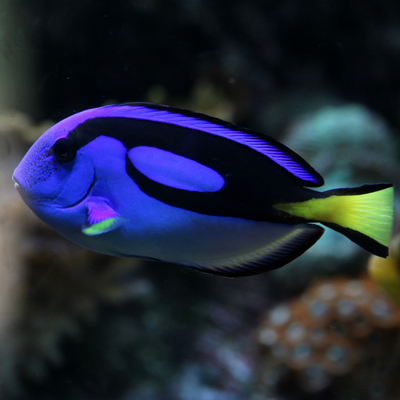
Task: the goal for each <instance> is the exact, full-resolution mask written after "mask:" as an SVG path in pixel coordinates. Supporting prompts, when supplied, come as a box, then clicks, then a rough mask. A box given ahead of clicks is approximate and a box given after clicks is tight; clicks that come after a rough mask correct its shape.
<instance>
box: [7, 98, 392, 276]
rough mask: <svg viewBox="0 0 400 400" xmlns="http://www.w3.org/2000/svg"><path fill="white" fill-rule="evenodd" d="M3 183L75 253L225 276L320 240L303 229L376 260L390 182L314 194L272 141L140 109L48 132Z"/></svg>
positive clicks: (311, 182) (86, 114)
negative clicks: (332, 234)
mask: <svg viewBox="0 0 400 400" xmlns="http://www.w3.org/2000/svg"><path fill="white" fill-rule="evenodd" d="M13 179H14V181H15V186H16V187H17V188H18V190H19V192H20V194H21V196H22V198H23V199H24V200H25V202H26V203H27V204H28V206H29V207H30V208H31V209H32V210H33V211H34V212H35V213H36V214H37V215H38V216H39V217H40V218H41V219H42V220H43V221H45V222H46V223H47V224H48V225H49V226H51V227H52V228H53V229H55V230H56V231H58V232H59V233H61V234H62V235H64V236H65V237H67V238H69V239H70V240H72V241H74V242H76V243H78V244H80V245H82V246H85V247H87V248H90V249H92V250H94V251H98V252H101V253H105V254H110V255H114V256H121V257H142V258H150V259H155V260H162V261H167V262H171V263H177V264H182V265H187V266H190V267H192V268H196V269H199V270H203V271H206V272H210V273H214V274H220V275H224V276H241V275H253V274H257V273H261V272H265V271H268V270H271V269H275V268H278V267H281V266H282V265H284V264H286V263H287V262H289V261H291V260H293V259H294V258H296V257H298V256H299V255H300V254H302V253H303V252H304V251H306V250H307V249H308V248H309V247H310V246H312V245H313V244H314V243H315V242H316V241H317V240H318V239H319V237H320V236H321V235H322V233H323V231H324V229H323V228H322V227H321V226H318V225H314V224H312V223H310V222H322V223H323V224H325V225H327V226H329V227H331V228H333V229H336V230H338V231H339V232H342V233H343V234H345V235H346V236H348V237H349V238H350V239H351V240H353V241H355V242H357V243H358V244H360V245H361V246H362V247H364V248H365V249H367V250H368V251H370V252H372V253H374V254H377V255H379V256H386V255H387V245H388V242H389V238H390V232H391V226H392V220H393V185H391V184H376V185H364V186H362V187H360V188H351V189H336V190H333V191H328V192H318V191H315V190H312V189H309V187H311V188H312V187H319V186H322V185H323V178H322V177H321V176H320V175H319V174H318V173H317V172H316V171H315V170H314V169H313V168H312V167H311V166H310V165H309V164H308V163H307V162H306V161H305V160H303V159H302V158H301V157H300V156H299V155H297V154H296V153H294V152H293V151H292V150H290V149H288V148H287V147H286V146H284V145H282V144H280V143H278V142H277V141H275V140H274V139H272V138H270V137H268V136H266V135H262V134H259V133H256V132H253V131H250V130H247V129H245V128H241V127H239V126H237V125H234V124H231V123H228V122H225V121H222V120H219V119H216V118H212V117H209V116H206V115H203V114H199V113H194V112H191V111H187V110H182V109H177V108H172V107H168V106H160V105H153V104H148V103H131V104H123V105H112V106H105V107H100V108H95V109H90V110H86V111H83V112H80V113H77V114H74V115H72V116H71V117H68V118H66V119H65V120H63V121H61V122H59V123H57V124H56V125H54V126H53V127H52V128H50V129H49V130H48V131H46V132H45V133H44V134H43V135H42V136H41V137H40V138H39V139H38V140H37V141H36V142H35V143H34V145H33V146H32V148H31V149H30V150H29V151H28V153H27V154H26V155H25V157H24V158H23V160H22V161H21V163H20V165H19V166H18V167H17V168H16V170H15V172H14V176H13ZM360 207H361V208H360Z"/></svg>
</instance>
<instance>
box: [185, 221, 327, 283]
mask: <svg viewBox="0 0 400 400" xmlns="http://www.w3.org/2000/svg"><path fill="white" fill-rule="evenodd" d="M323 233H324V228H322V227H320V226H318V225H312V224H300V225H288V226H287V232H286V234H285V235H283V236H281V237H280V238H278V239H276V240H275V241H273V242H270V243H267V244H266V245H265V246H263V247H261V248H259V249H257V250H256V251H254V252H251V253H248V254H243V255H241V256H237V257H234V258H228V259H222V260H199V261H194V262H193V263H184V264H185V265H188V266H190V267H191V268H194V269H197V270H200V271H203V272H206V273H210V274H214V275H222V276H226V277H239V276H250V275H257V274H261V273H263V272H267V271H271V270H273V269H277V268H280V267H283V266H284V265H286V264H287V263H289V262H290V261H292V260H294V259H295V258H297V257H299V256H300V255H301V254H303V253H304V252H305V251H306V250H308V249H309V248H310V247H311V246H312V245H313V244H314V243H315V242H316V241H317V240H318V239H319V238H320V237H321V236H322V234H323Z"/></svg>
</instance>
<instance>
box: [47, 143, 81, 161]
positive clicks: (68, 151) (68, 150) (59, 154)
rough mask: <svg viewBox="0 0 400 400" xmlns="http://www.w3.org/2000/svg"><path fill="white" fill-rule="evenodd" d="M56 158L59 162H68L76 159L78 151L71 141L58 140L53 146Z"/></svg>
mask: <svg viewBox="0 0 400 400" xmlns="http://www.w3.org/2000/svg"><path fill="white" fill-rule="evenodd" d="M53 154H54V157H55V158H56V159H57V161H59V162H68V161H71V160H73V159H74V158H75V155H76V151H75V148H74V146H73V144H72V143H71V141H70V140H69V139H66V138H63V139H58V140H57V141H56V142H55V143H54V145H53Z"/></svg>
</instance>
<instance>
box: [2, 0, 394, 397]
mask: <svg viewBox="0 0 400 400" xmlns="http://www.w3.org/2000/svg"><path fill="white" fill-rule="evenodd" d="M399 70H400V3H399V2H398V0H383V1H382V0H379V1H378V0H372V1H369V2H368V3H366V2H363V1H361V0H346V1H345V0H325V1H320V0H309V1H301V2H299V1H296V0H284V1H282V0H280V1H275V0H270V1H262V0H231V1H230V2H229V3H226V2H223V1H219V0H217V1H211V0H203V1H193V0H190V1H188V0H113V1H110V0H98V1H89V0H80V1H68V2H61V1H56V0H0V204H1V207H0V252H1V254H0V275H1V279H0V399H5V400H31V399H40V400H42V399H46V400H53V399H54V400H56V399H57V400H69V399H74V400H83V399H88V400H95V399H96V400H116V399H121V400H292V399H296V400H303V399H304V400H319V399H324V400H336V399H348V400H359V399H360V400H361V399H362V400H379V399H384V400H398V398H399V397H398V396H399V395H398V394H399V393H400V387H399V382H398V379H397V378H396V377H397V376H398V374H399V369H400V347H399V346H400V344H399V335H400V311H399V308H398V307H399V298H400V294H399V293H400V280H399V279H398V276H399V275H398V274H399V272H398V267H399V263H400V257H399V254H400V250H399V246H398V243H399V240H398V238H397V237H396V238H395V240H394V241H393V244H392V253H393V254H392V256H391V258H390V259H388V260H376V259H375V258H371V259H368V254H367V253H366V252H364V251H362V250H361V249H359V248H358V247H357V246H356V245H353V244H352V243H351V242H349V241H348V240H347V239H346V238H344V237H340V236H339V235H338V234H336V233H335V232H328V231H326V233H325V234H324V237H323V238H322V239H321V241H319V242H318V243H317V245H315V246H314V247H313V248H312V249H311V250H310V251H309V252H307V253H306V254H305V255H304V256H302V257H301V258H300V259H299V260H297V261H295V262H293V263H291V264H290V265H288V266H286V267H284V268H282V269H280V270H278V271H275V272H273V273H269V274H264V275H260V276H256V277H249V278H243V279H236V280H231V279H226V278H221V277H214V276H209V275H205V274H200V273H198V272H194V271H190V270H188V269H187V268H181V267H178V266H174V265H166V264H162V263H149V262H143V261H138V260H129V259H128V260H126V259H117V258H112V257H106V256H102V255H99V254H94V253H92V252H90V251H89V250H85V249H82V248H80V247H77V246H76V245H74V244H73V243H70V242H68V241H66V240H64V239H63V238H62V237H60V236H59V235H57V234H56V233H54V232H52V231H51V230H50V229H49V228H47V227H46V226H45V225H44V224H43V223H41V222H40V221H39V220H38V219H37V218H36V217H35V216H34V215H33V214H32V213H31V212H30V211H29V210H28V209H27V207H26V206H25V205H24V204H23V203H22V200H21V199H20V198H19V195H18V193H17V192H16V190H15V189H14V187H13V183H12V181H11V176H12V171H13V169H14V168H15V167H16V165H17V164H18V162H19V161H20V159H21V158H22V156H23V155H24V153H25V152H26V151H27V149H28V148H29V146H30V145H31V144H32V143H33V141H34V140H35V139H36V138H37V137H38V136H39V135H40V134H41V133H42V132H44V131H45V130H46V129H47V128H48V127H49V126H50V125H51V124H52V123H54V122H57V121H59V120H60V119H62V118H64V117H67V116H68V115H71V114H72V113H74V112H77V111H81V110H83V109H86V108H91V107H97V106H101V105H104V104H109V103H122V102H129V101H150V102H156V103H163V104H170V105H175V106H180V107H185V108H189V109H192V110H195V111H200V112H204V113H207V114H210V115H213V116H216V117H220V118H223V119H226V120H229V121H232V122H236V123H238V124H240V125H244V126H246V127H249V128H252V129H255V130H258V131H261V132H264V133H266V134H268V135H270V136H273V137H274V138H277V139H278V140H281V141H282V142H284V143H285V144H287V145H288V146H289V147H291V148H292V149H293V150H295V151H297V152H299V154H301V155H302V156H303V157H305V158H306V159H307V160H308V161H309V162H310V163H311V164H312V165H313V166H314V167H315V168H316V169H317V170H318V171H319V172H320V173H321V174H322V175H323V176H324V178H325V181H326V187H325V188H331V187H340V186H353V185H359V184H362V183H374V182H394V183H395V184H397V186H398V184H399V183H400V177H399V174H398V171H399V167H400V165H399V157H398V143H399V128H400V74H399V72H398V71H399ZM394 229H395V231H396V232H397V231H398V230H399V221H398V219H397V218H396V222H395V228H394ZM368 265H369V270H370V271H371V272H370V276H369V277H368V275H367V269H368ZM365 382H368V384H365Z"/></svg>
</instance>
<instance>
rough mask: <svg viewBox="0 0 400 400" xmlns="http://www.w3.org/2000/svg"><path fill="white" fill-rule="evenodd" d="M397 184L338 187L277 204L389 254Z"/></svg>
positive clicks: (384, 254)
mask: <svg viewBox="0 0 400 400" xmlns="http://www.w3.org/2000/svg"><path fill="white" fill-rule="evenodd" d="M393 200H394V192H393V185H392V184H386V183H380V184H375V185H363V186H360V187H357V188H350V189H334V190H329V191H327V192H325V193H324V197H323V198H315V199H311V200H307V201H303V202H300V203H286V204H279V205H278V206H275V207H276V208H278V209H279V210H282V211H286V212H288V213H289V214H291V215H294V216H297V217H301V218H306V219H307V220H309V221H315V222H321V223H322V224H324V225H326V226H328V227H329V228H332V229H334V230H336V231H338V232H340V233H342V234H343V235H345V236H347V237H348V238H349V239H350V240H352V241H353V242H355V243H357V244H358V245H359V246H361V247H363V248H364V249H365V250H367V251H369V252H370V253H372V254H375V255H377V256H380V257H387V255H388V246H389V240H390V235H391V232H392V225H393V215H394V205H393Z"/></svg>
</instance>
